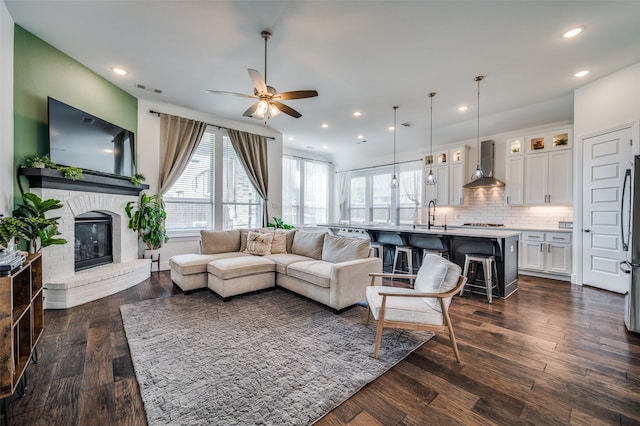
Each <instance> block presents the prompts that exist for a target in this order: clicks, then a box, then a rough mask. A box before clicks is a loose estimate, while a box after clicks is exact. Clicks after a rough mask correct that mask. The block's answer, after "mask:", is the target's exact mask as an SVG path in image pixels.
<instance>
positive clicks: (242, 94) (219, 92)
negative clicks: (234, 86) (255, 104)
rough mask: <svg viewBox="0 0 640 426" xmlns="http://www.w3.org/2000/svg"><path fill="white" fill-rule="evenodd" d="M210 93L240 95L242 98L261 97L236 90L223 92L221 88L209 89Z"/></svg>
mask: <svg viewBox="0 0 640 426" xmlns="http://www.w3.org/2000/svg"><path fill="white" fill-rule="evenodd" d="M207 92H208V93H213V94H214V95H231V96H240V97H241V98H251V99H259V98H258V97H257V96H254V95H246V94H244V93H235V92H223V91H220V90H207Z"/></svg>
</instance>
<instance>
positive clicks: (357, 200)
mask: <svg viewBox="0 0 640 426" xmlns="http://www.w3.org/2000/svg"><path fill="white" fill-rule="evenodd" d="M350 190H351V191H350V194H349V220H351V221H352V222H365V221H366V220H367V214H366V213H367V211H366V199H367V178H366V177H365V176H361V177H356V178H353V179H351V188H350Z"/></svg>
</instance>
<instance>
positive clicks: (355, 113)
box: [353, 111, 362, 117]
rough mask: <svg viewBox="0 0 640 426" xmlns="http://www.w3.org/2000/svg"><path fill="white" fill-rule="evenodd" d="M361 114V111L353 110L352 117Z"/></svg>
mask: <svg viewBox="0 0 640 426" xmlns="http://www.w3.org/2000/svg"><path fill="white" fill-rule="evenodd" d="M361 115H362V113H361V112H360V111H355V112H354V113H353V116H354V117H360V116H361Z"/></svg>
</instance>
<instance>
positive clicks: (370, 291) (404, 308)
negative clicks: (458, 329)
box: [366, 285, 444, 325]
mask: <svg viewBox="0 0 640 426" xmlns="http://www.w3.org/2000/svg"><path fill="white" fill-rule="evenodd" d="M380 293H395V294H411V293H415V290H413V289H410V288H402V287H385V286H377V285H376V286H369V287H367V293H366V294H367V303H369V309H371V313H372V314H373V317H374V318H375V319H380V307H381V306H382V296H380ZM427 300H435V301H436V302H437V299H431V298H428V299H427V298H419V297H387V304H386V305H385V310H384V312H385V314H384V318H385V319H386V320H390V321H400V322H409V323H418V324H432V325H443V324H444V320H443V316H442V312H440V310H436V309H433V308H432V307H431V305H430V304H429V303H427Z"/></svg>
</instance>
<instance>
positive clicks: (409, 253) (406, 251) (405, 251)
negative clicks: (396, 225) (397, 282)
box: [393, 246, 413, 284]
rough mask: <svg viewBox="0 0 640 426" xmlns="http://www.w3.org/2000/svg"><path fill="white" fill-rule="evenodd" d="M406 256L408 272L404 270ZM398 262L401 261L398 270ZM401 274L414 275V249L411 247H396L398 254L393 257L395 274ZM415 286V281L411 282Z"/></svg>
mask: <svg viewBox="0 0 640 426" xmlns="http://www.w3.org/2000/svg"><path fill="white" fill-rule="evenodd" d="M401 255H404V257H405V259H406V261H407V270H406V271H405V270H404V269H403V268H402V261H403V259H402V257H401ZM398 260H400V263H401V264H400V267H399V268H398ZM396 272H399V273H401V274H413V247H411V246H396V253H395V255H394V256H393V273H394V274H395V273H396ZM409 281H410V282H411V283H412V284H413V280H412V279H410V280H409Z"/></svg>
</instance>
